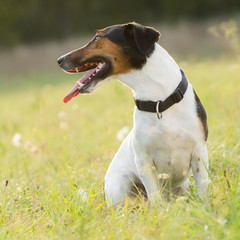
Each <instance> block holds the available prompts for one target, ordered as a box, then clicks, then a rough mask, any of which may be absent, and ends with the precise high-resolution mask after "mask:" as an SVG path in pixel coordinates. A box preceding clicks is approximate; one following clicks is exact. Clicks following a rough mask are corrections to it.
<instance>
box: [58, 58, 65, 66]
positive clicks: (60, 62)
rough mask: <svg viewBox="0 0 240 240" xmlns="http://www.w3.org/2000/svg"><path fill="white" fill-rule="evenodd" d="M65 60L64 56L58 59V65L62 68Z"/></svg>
mask: <svg viewBox="0 0 240 240" xmlns="http://www.w3.org/2000/svg"><path fill="white" fill-rule="evenodd" d="M63 59H64V56H62V57H60V58H58V60H57V62H58V65H60V66H61V64H62V62H63Z"/></svg>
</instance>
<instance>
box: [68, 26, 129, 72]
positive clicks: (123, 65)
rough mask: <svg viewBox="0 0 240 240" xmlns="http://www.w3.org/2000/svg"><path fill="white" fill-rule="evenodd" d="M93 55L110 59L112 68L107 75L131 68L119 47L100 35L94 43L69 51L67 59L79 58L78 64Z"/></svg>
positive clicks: (74, 59) (127, 70)
mask: <svg viewBox="0 0 240 240" xmlns="http://www.w3.org/2000/svg"><path fill="white" fill-rule="evenodd" d="M100 33H101V34H102V32H101V31H99V35H101V34H100ZM97 35H98V34H97ZM95 56H101V57H105V58H107V59H109V60H110V61H111V63H112V66H113V70H112V72H111V74H110V75H109V76H111V75H116V74H122V73H127V72H129V71H130V70H131V64H130V63H129V59H128V57H127V56H126V55H124V54H123V51H122V49H121V47H120V46H119V45H117V44H115V43H113V42H111V41H110V40H109V39H107V38H105V37H100V38H99V39H98V40H97V41H96V42H95V43H91V42H89V43H88V44H87V45H85V46H84V47H82V48H80V49H77V50H75V51H73V52H71V53H69V54H68V56H67V57H68V59H69V61H76V59H79V60H78V61H79V65H80V64H81V62H84V61H86V60H87V59H89V58H92V57H95Z"/></svg>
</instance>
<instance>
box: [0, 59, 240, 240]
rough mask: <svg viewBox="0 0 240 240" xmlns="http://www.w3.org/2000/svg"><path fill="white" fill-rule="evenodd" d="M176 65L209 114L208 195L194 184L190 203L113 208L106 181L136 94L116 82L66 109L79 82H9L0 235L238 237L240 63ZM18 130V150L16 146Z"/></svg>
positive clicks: (1, 148) (53, 77)
mask: <svg viewBox="0 0 240 240" xmlns="http://www.w3.org/2000/svg"><path fill="white" fill-rule="evenodd" d="M180 65H181V67H182V68H183V69H184V71H185V73H186V75H187V77H188V79H189V80H190V81H191V83H192V84H193V85H194V88H195V90H196V92H197V93H198V95H199V97H200V99H201V100H202V103H203V104H204V106H205V108H206V110H207V113H208V121H209V131H210V135H209V140H208V149H209V158H210V178H211V179H212V183H211V184H210V186H209V190H208V197H207V198H206V199H204V200H203V201H201V200H200V199H199V198H198V197H197V194H196V189H195V184H194V181H193V179H192V178H191V182H192V184H191V188H190V189H189V191H188V193H187V195H186V199H184V198H183V199H181V198H180V199H179V200H177V201H176V199H172V200H171V201H170V202H166V206H165V207H164V208H163V209H160V208H156V209H154V210H152V209H151V208H150V207H149V206H148V202H144V201H142V200H141V199H140V200H139V201H137V202H135V204H133V203H131V200H130V199H129V201H128V204H127V205H126V206H125V207H124V208H123V209H122V210H118V211H114V210H113V209H107V208H106V205H105V203H104V200H103V179H104V175H105V173H106V170H107V167H108V165H109V163H110V161H111V159H112V157H113V155H114V153H115V152H116V151H117V149H118V147H119V145H120V143H121V142H120V141H119V140H117V137H116V134H117V132H118V130H119V129H121V128H123V127H125V126H129V127H130V128H131V126H132V112H133V107H134V101H133V97H132V95H131V91H130V90H129V89H128V88H126V87H125V86H123V85H121V84H120V83H118V82H116V81H115V82H110V83H108V84H106V85H104V86H103V87H101V89H99V90H98V91H97V92H96V93H94V94H92V95H88V96H79V97H77V98H76V99H73V100H72V101H71V102H69V103H68V104H64V103H63V102H62V99H63V97H64V95H65V94H66V93H67V92H68V91H69V90H70V89H71V87H72V85H73V84H74V78H75V77H74V76H69V75H66V74H64V73H62V72H60V71H59V72H58V73H46V74H42V73H41V74H40V73H32V74H29V75H27V76H25V75H22V76H19V77H18V78H14V79H12V78H10V77H9V78H7V77H6V78H5V83H4V84H2V83H1V85H2V86H0V92H1V95H0V109H1V111H0V160H1V165H0V166H1V171H0V184H1V185H0V204H1V205H0V225H1V227H0V238H1V239H26V238H29V239H88V238H89V239H161V238H162V239H238V237H239V235H240V201H239V196H240V184H239V162H240V157H239V156H240V141H239V139H240V127H239V126H240V124H239V119H240V94H239V93H240V84H239V76H240V67H239V64H237V63H236V62H235V61H234V60H229V61H227V60H218V61H215V62H213V61H202V62H194V63H193V62H191V61H189V62H182V63H180ZM58 83H59V84H58ZM16 133H19V134H20V136H21V139H20V140H19V144H20V146H19V147H17V146H15V145H14V143H13V142H12V139H13V136H14V134H16ZM6 181H8V182H6ZM79 188H81V189H82V190H83V191H85V192H86V194H87V199H86V200H85V201H84V200H83V199H81V195H78V194H77V192H78V189H79ZM134 206H137V207H134Z"/></svg>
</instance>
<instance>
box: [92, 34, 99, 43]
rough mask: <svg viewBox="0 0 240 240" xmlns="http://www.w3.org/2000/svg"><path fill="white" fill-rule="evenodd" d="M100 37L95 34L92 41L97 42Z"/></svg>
mask: <svg viewBox="0 0 240 240" xmlns="http://www.w3.org/2000/svg"><path fill="white" fill-rule="evenodd" d="M99 38H100V36H98V35H97V36H95V38H94V39H93V40H92V42H96V41H97V40H98V39H99Z"/></svg>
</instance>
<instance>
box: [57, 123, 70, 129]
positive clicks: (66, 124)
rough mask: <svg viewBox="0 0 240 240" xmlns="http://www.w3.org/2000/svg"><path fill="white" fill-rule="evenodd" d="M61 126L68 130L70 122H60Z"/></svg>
mask: <svg viewBox="0 0 240 240" xmlns="http://www.w3.org/2000/svg"><path fill="white" fill-rule="evenodd" d="M59 127H60V128H61V129H63V130H67V129H68V122H66V121H61V122H60V124H59Z"/></svg>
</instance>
